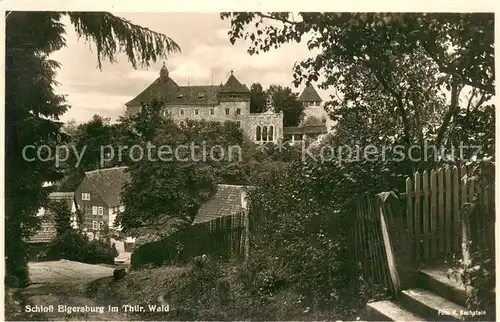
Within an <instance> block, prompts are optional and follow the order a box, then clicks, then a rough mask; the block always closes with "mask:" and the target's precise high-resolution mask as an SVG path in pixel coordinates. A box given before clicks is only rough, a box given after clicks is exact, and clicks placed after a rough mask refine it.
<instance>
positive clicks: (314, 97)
mask: <svg viewBox="0 0 500 322" xmlns="http://www.w3.org/2000/svg"><path fill="white" fill-rule="evenodd" d="M298 100H299V102H321V101H323V100H322V99H321V97H320V96H319V94H318V92H316V89H315V88H314V86H312V85H311V84H308V85H307V86H306V88H304V90H303V91H302V93H301V94H300V96H299V98H298Z"/></svg>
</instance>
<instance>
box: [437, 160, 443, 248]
mask: <svg viewBox="0 0 500 322" xmlns="http://www.w3.org/2000/svg"><path fill="white" fill-rule="evenodd" d="M437 188H438V190H437V194H438V210H437V215H438V223H437V229H438V232H439V234H438V237H439V238H438V246H439V252H438V253H439V254H441V255H442V254H444V252H445V248H444V236H445V235H444V216H445V214H444V169H442V168H441V169H439V170H438V171H437Z"/></svg>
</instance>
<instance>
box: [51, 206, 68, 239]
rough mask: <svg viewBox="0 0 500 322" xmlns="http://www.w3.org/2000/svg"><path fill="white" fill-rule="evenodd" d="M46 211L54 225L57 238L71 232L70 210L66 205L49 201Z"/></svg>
mask: <svg viewBox="0 0 500 322" xmlns="http://www.w3.org/2000/svg"><path fill="white" fill-rule="evenodd" d="M47 209H48V210H49V211H50V213H51V215H52V218H51V219H53V220H54V222H55V224H56V232H57V236H58V237H61V236H62V235H64V234H66V233H68V232H72V231H73V229H72V228H71V209H70V208H69V206H68V204H67V203H66V202H64V201H61V200H50V201H49V203H48V205H47Z"/></svg>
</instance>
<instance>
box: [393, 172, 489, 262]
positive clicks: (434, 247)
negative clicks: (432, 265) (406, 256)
mask: <svg viewBox="0 0 500 322" xmlns="http://www.w3.org/2000/svg"><path fill="white" fill-rule="evenodd" d="M472 171H473V169H472V168H471V167H466V166H463V167H461V168H460V169H459V168H457V167H447V168H441V169H438V170H437V171H435V170H431V171H430V172H428V171H424V172H423V173H422V174H420V173H418V172H417V173H415V175H414V177H413V178H407V179H406V193H405V194H404V195H403V196H401V198H402V199H403V200H404V203H405V208H406V221H407V226H408V232H409V234H410V235H411V236H412V239H413V244H414V253H413V256H414V257H415V260H416V261H417V262H429V261H430V262H432V261H442V260H444V259H445V258H447V257H448V256H449V255H450V254H453V253H460V252H461V251H462V246H463V243H464V242H472V245H473V246H474V247H490V249H493V247H494V240H495V239H494V223H495V217H494V215H495V212H494V208H493V207H494V195H493V190H491V189H489V188H485V189H484V190H483V191H476V190H477V189H481V188H479V187H478V185H476V184H475V182H474V181H473V180H469V179H470V178H472V177H473V173H472ZM491 180H492V182H494V181H493V180H494V179H493V178H491ZM477 198H481V200H476V199H477ZM472 203H476V204H477V205H479V206H478V207H479V208H478V209H481V211H475V212H474V213H473V214H471V216H470V218H465V219H466V220H462V217H463V216H464V215H465V214H467V213H468V210H467V209H466V207H467V206H472ZM463 229H466V231H470V236H463ZM464 237H467V238H466V240H465V239H464Z"/></svg>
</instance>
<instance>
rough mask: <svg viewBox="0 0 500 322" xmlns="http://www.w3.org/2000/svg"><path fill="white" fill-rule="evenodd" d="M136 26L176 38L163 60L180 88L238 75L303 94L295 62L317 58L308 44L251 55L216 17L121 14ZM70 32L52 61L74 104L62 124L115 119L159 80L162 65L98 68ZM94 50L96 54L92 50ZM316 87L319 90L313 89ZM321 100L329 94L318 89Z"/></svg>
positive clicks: (120, 62) (121, 60)
mask: <svg viewBox="0 0 500 322" xmlns="http://www.w3.org/2000/svg"><path fill="white" fill-rule="evenodd" d="M113 14H115V15H117V16H120V17H123V18H125V19H127V20H129V21H131V22H132V23H134V24H138V25H141V26H143V27H147V28H149V29H151V30H153V31H157V32H161V33H163V34H166V35H167V36H169V37H170V38H172V39H173V40H174V41H175V42H176V43H177V44H178V45H179V46H180V48H181V53H178V54H172V55H170V56H169V57H168V60H166V61H165V63H166V66H167V67H168V69H169V71H170V77H171V78H172V79H173V80H174V81H175V82H176V83H177V84H179V85H188V84H190V85H210V84H211V83H212V79H213V84H220V83H221V82H222V83H225V82H226V80H227V78H228V77H229V75H230V71H231V70H234V75H235V76H236V77H237V78H238V79H239V80H240V82H242V83H244V84H246V85H247V86H248V87H250V85H251V84H252V83H254V82H259V83H261V84H262V86H263V87H264V88H267V87H268V86H269V85H270V84H277V85H282V86H289V87H291V88H292V90H293V91H295V92H297V93H299V92H300V91H301V90H302V88H303V87H304V85H302V86H300V87H299V88H295V87H294V86H293V85H292V81H293V72H292V68H293V66H294V64H295V63H296V62H297V61H299V62H300V61H301V60H303V59H305V58H308V57H314V56H315V53H314V52H310V51H309V50H308V49H307V46H306V43H305V42H302V43H298V44H297V43H293V44H285V45H284V46H282V47H281V48H279V49H273V50H271V51H270V52H267V53H260V54H259V55H253V56H250V55H249V54H248V53H247V48H248V43H245V41H243V40H241V41H237V42H236V44H235V45H232V44H231V43H230V42H229V36H228V34H227V33H228V31H229V29H230V22H229V20H221V19H220V17H219V14H218V13H119V12H113ZM63 22H64V23H65V24H66V26H67V28H66V32H67V34H66V45H67V46H66V47H65V48H63V49H61V50H59V51H57V52H55V53H54V54H53V55H52V57H51V58H52V59H55V60H57V61H58V62H60V63H61V64H62V68H61V69H60V70H59V71H58V73H57V81H58V82H59V84H60V85H59V86H58V88H57V89H56V91H57V92H58V93H59V94H65V95H67V101H68V103H69V104H70V105H71V109H69V110H68V111H67V112H66V113H65V114H64V115H63V116H62V117H61V120H63V121H65V122H67V121H69V120H73V119H74V120H75V121H76V122H77V123H82V122H86V121H88V120H90V119H91V118H92V116H93V115H95V114H99V115H101V116H103V117H109V118H111V119H112V120H116V118H117V117H119V116H121V115H123V113H124V112H125V105H124V104H125V103H126V102H128V101H129V100H131V99H133V98H134V97H135V96H136V95H137V94H139V93H140V92H141V91H143V90H144V89H145V88H146V87H147V86H149V85H150V84H151V83H152V82H153V81H154V80H155V79H156V78H157V77H158V76H159V71H160V68H161V66H162V64H163V61H159V62H156V63H153V64H152V65H151V67H150V68H149V69H137V70H135V69H134V68H133V67H132V65H131V64H130V63H129V62H128V60H127V58H126V57H125V55H122V56H118V57H117V62H116V63H114V64H111V63H108V62H105V63H104V64H103V68H102V70H99V69H98V68H97V56H96V53H95V50H94V49H93V48H95V47H93V44H91V43H86V42H85V40H84V39H80V40H79V39H78V37H77V35H76V33H75V31H74V28H73V27H72V25H71V24H70V22H69V20H64V21H63ZM93 50H94V51H93ZM315 87H316V88H317V86H315ZM317 90H318V92H319V94H320V96H321V97H322V98H323V100H326V99H328V92H325V91H322V90H319V89H318V88H317Z"/></svg>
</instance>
